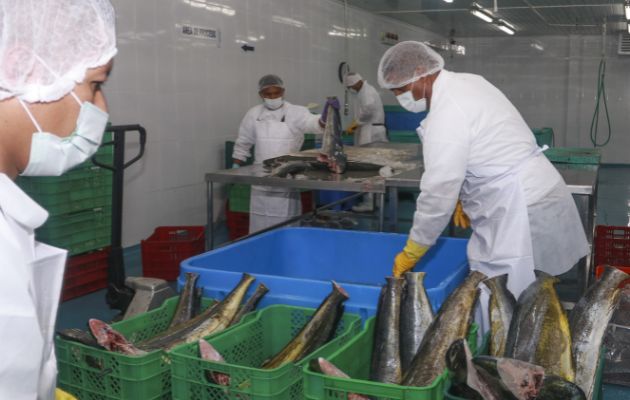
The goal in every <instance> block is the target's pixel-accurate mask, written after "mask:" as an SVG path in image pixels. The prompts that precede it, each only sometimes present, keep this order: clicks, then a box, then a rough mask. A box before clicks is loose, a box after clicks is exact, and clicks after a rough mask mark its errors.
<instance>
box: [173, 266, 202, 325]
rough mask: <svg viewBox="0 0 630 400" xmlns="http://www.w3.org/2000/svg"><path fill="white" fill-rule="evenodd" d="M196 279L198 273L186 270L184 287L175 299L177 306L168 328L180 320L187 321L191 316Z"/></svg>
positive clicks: (180, 321) (179, 322) (177, 323)
mask: <svg viewBox="0 0 630 400" xmlns="http://www.w3.org/2000/svg"><path fill="white" fill-rule="evenodd" d="M197 279H199V274H195V273H194V272H186V282H185V283H184V287H183V289H182V292H181V294H180V295H179V300H178V301H177V306H176V307H175V314H173V318H172V319H171V323H170V325H169V328H172V327H174V326H177V325H179V324H181V323H182V322H185V321H188V320H189V319H191V318H192V317H193V315H192V314H193V308H194V307H193V305H194V301H195V286H196V284H197Z"/></svg>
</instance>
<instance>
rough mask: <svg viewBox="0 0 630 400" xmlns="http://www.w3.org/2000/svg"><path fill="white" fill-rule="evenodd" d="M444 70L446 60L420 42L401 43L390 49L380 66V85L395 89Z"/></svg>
mask: <svg viewBox="0 0 630 400" xmlns="http://www.w3.org/2000/svg"><path fill="white" fill-rule="evenodd" d="M442 68H444V59H443V58H442V56H441V55H439V54H438V53H436V52H435V51H434V50H433V49H431V48H430V47H429V46H427V45H426V44H424V43H420V42H412V41H407V42H400V43H398V44H397V45H395V46H394V47H392V48H390V49H388V50H387V51H386V52H385V54H383V57H382V58H381V62H380V63H379V65H378V84H379V85H380V86H381V87H382V88H383V89H395V88H399V87H402V86H405V85H406V84H408V83H411V82H414V81H417V80H418V79H420V78H422V77H423V76H427V75H430V74H433V73H435V72H438V71H440V70H441V69H442Z"/></svg>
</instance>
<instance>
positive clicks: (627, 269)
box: [595, 265, 630, 287]
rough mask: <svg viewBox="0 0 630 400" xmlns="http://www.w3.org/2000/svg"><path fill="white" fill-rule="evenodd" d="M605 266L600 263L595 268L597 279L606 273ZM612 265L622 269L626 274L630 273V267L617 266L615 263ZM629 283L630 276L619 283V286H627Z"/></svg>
mask: <svg viewBox="0 0 630 400" xmlns="http://www.w3.org/2000/svg"><path fill="white" fill-rule="evenodd" d="M604 267H605V265H598V266H597V268H595V276H596V277H597V279H599V277H600V276H601V275H602V274H603V273H604ZM611 267H615V268H617V269H620V270H622V271H623V272H625V273H626V274H630V267H617V266H615V265H611ZM628 284H630V278H628V279H626V280H625V281H623V282H621V285H619V287H624V286H627V285H628Z"/></svg>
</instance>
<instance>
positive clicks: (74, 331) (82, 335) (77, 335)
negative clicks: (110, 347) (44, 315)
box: [57, 328, 102, 349]
mask: <svg viewBox="0 0 630 400" xmlns="http://www.w3.org/2000/svg"><path fill="white" fill-rule="evenodd" d="M57 334H58V335H59V336H60V337H61V338H62V339H64V340H69V341H72V342H77V343H81V344H84V345H86V346H90V347H95V348H97V349H101V348H102V346H101V345H100V344H98V342H97V341H96V339H94V336H92V334H91V333H89V332H87V331H84V330H83V329H78V328H68V329H64V330H62V331H58V332H57Z"/></svg>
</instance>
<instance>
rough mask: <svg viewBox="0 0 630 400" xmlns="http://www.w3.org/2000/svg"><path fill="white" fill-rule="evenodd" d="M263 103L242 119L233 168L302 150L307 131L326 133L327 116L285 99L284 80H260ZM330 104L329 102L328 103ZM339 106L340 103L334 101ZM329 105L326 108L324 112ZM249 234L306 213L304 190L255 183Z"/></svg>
mask: <svg viewBox="0 0 630 400" xmlns="http://www.w3.org/2000/svg"><path fill="white" fill-rule="evenodd" d="M258 94H259V96H260V98H261V100H262V104H258V105H256V106H254V107H252V108H251V109H250V110H249V111H247V113H246V114H245V117H244V118H243V120H242V121H241V125H240V127H239V130H238V137H237V139H236V142H235V143H234V152H233V154H232V159H233V160H232V161H233V168H238V167H239V166H240V165H242V164H243V163H245V162H246V161H247V159H248V158H249V157H250V156H251V149H252V146H255V154H254V163H255V164H262V162H263V161H265V160H267V159H269V158H274V157H279V156H282V155H286V154H289V153H292V152H296V151H299V150H300V148H301V147H302V144H303V143H304V134H305V133H316V134H319V133H323V127H324V122H323V121H325V120H326V115H322V116H321V118H320V116H319V115H316V114H311V112H310V111H309V110H308V109H307V108H306V107H303V106H298V105H294V104H291V103H289V102H288V101H286V100H284V82H283V81H282V79H280V77H278V76H276V75H265V76H263V77H262V78H260V81H259V82H258ZM327 104H328V103H327ZM334 106H336V107H337V108H339V104H338V102H336V104H334ZM327 110H328V107H326V106H325V107H324V114H325V113H326V111H327ZM249 213H250V214H249V233H254V232H257V231H259V230H262V229H265V228H268V227H270V226H273V225H276V224H279V223H281V222H284V221H286V220H288V219H290V218H292V217H295V216H298V215H300V214H301V213H302V207H301V201H300V192H299V191H298V190H296V189H287V188H278V187H270V186H252V190H251V197H250V205H249Z"/></svg>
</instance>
